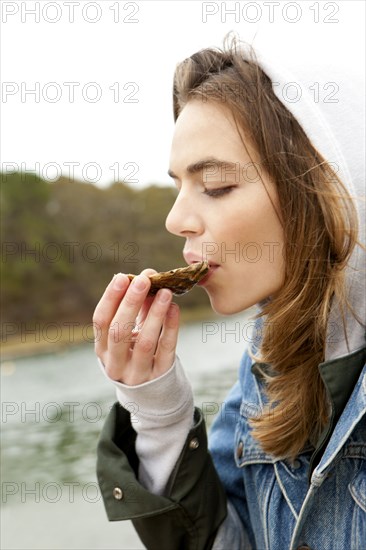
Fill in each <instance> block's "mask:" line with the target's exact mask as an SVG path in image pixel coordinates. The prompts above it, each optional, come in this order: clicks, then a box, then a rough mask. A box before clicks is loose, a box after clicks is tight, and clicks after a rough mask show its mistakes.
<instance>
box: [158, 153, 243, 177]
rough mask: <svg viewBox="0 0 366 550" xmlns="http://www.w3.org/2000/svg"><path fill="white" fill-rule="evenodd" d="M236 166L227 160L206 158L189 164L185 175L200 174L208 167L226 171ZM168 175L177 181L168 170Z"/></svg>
mask: <svg viewBox="0 0 366 550" xmlns="http://www.w3.org/2000/svg"><path fill="white" fill-rule="evenodd" d="M237 165H238V163H237V162H229V161H228V160H220V159H217V158H215V157H207V158H204V159H201V160H198V161H197V162H193V163H192V164H189V165H188V166H187V168H186V172H187V174H190V175H194V174H197V173H198V172H202V170H204V169H205V168H208V167H210V166H216V167H217V168H226V169H227V170H235V169H237V167H238V166H237ZM168 175H169V176H170V177H171V178H173V179H179V178H178V176H177V175H176V174H175V173H174V172H173V171H172V170H170V169H169V170H168Z"/></svg>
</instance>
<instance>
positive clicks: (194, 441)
mask: <svg viewBox="0 0 366 550" xmlns="http://www.w3.org/2000/svg"><path fill="white" fill-rule="evenodd" d="M199 445H200V442H199V441H198V439H197V437H194V438H193V439H191V441H190V442H189V448H190V449H191V451H194V450H195V449H198V447H199Z"/></svg>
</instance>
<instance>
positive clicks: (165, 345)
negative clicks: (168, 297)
mask: <svg viewBox="0 0 366 550" xmlns="http://www.w3.org/2000/svg"><path fill="white" fill-rule="evenodd" d="M179 318H180V311H179V306H178V304H175V303H172V304H170V307H169V309H168V312H167V314H166V317H165V319H164V324H163V329H162V331H161V335H160V338H159V342H158V347H157V350H156V353H155V359H154V374H156V376H161V375H162V374H164V373H165V372H167V371H168V370H169V369H170V367H171V366H172V364H173V363H174V360H175V353H176V347H177V341H178V331H179Z"/></svg>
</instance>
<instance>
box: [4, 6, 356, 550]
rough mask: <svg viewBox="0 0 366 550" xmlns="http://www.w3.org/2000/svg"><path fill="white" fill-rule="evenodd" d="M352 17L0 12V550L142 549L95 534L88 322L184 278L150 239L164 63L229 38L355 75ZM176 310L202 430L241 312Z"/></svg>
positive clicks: (198, 306) (174, 247) (335, 12)
mask: <svg viewBox="0 0 366 550" xmlns="http://www.w3.org/2000/svg"><path fill="white" fill-rule="evenodd" d="M364 11H365V4H364V2H360V1H342V0H341V1H337V2H327V1H318V2H316V1H315V2H313V1H304V0H302V1H298V2H286V1H277V2H272V1H270V2H265V1H255V2H199V1H185V2H180V1H172V2H166V1H155V0H149V1H134V2H122V1H118V0H117V1H113V2H112V1H111V2H109V1H104V0H102V1H98V2H88V1H85V0H79V1H78V2H73V1H72V2H63V1H55V2H44V1H39V2H33V1H9V2H7V1H3V2H2V3H1V102H0V108H1V121H2V124H1V132H2V135H1V138H2V139H1V151H0V152H1V165H0V184H1V246H2V260H1V265H0V269H1V299H2V305H1V344H2V352H1V399H2V436H1V438H2V441H1V443H2V461H1V489H2V497H1V498H2V529H1V548H4V549H18V550H20V549H24V550H25V549H27V550H28V549H43V548H45V549H46V548H47V549H51V548H52V549H63V550H66V549H70V550H71V549H86V548H88V549H97V548H98V549H109V548H120V549H123V550H127V549H132V548H135V549H140V548H143V547H142V545H141V543H140V542H139V540H138V538H137V536H136V535H135V533H134V530H133V528H132V527H131V525H130V523H129V522H123V523H120V522H116V523H109V522H108V521H107V518H106V515H105V512H104V509H103V504H102V500H101V495H100V492H99V490H98V487H97V483H96V476H95V449H96V444H97V438H98V434H99V432H100V430H101V427H102V425H103V421H104V419H105V417H106V415H107V414H108V411H109V408H110V407H111V405H112V404H113V401H114V390H113V388H112V387H111V386H110V384H109V383H108V381H107V380H106V379H105V378H104V377H103V375H102V374H101V373H100V371H99V367H98V365H97V362H96V359H95V356H94V352H93V329H92V324H91V319H92V314H93V310H94V308H95V306H96V304H97V302H98V300H99V298H100V296H101V295H102V293H103V291H104V289H105V287H106V285H107V284H108V283H109V281H110V279H111V278H112V276H113V274H114V273H117V272H119V271H122V272H127V273H138V272H140V271H141V270H142V269H144V268H146V267H153V268H154V269H157V270H165V269H171V268H173V267H178V266H180V265H184V263H185V262H184V260H183V258H182V248H183V244H184V243H183V241H182V240H181V239H179V238H176V237H173V236H172V235H170V234H169V233H167V231H166V230H165V226H164V222H165V218H166V215H167V213H168V212H169V210H170V208H171V206H172V204H173V202H174V200H175V196H176V192H175V188H174V186H173V184H172V182H171V181H170V178H169V177H168V176H167V170H168V167H169V149H170V141H171V136H172V132H173V128H174V126H173V116H172V100H171V89H172V77H173V72H174V68H175V65H176V63H178V62H179V61H181V60H183V59H184V58H186V57H187V56H189V55H191V54H192V53H194V52H195V51H197V50H198V49H200V48H204V47H208V46H221V45H222V41H223V38H224V36H225V35H226V34H227V33H228V32H229V31H231V30H234V31H236V32H237V33H238V35H239V36H240V38H241V39H242V40H245V41H247V42H249V43H252V44H253V45H254V46H255V47H258V48H259V49H261V50H263V51H269V52H270V53H271V56H273V57H274V58H276V59H278V61H279V62H281V63H282V64H286V63H287V62H291V63H292V64H296V63H307V64H310V65H311V63H318V62H321V61H322V60H324V59H325V60H329V63H333V64H336V65H342V66H344V67H345V68H346V69H345V70H346V73H347V74H349V75H352V74H353V73H354V72H355V71H356V72H358V73H359V72H364V66H365V59H364V51H365V47H364V46H365V44H364V32H363V27H364V15H365V13H364ZM350 77H351V76H350ZM314 84H315V83H314ZM321 97H322V96H320V100H321ZM176 301H177V302H178V303H179V304H180V306H181V311H182V329H181V331H180V336H179V343H178V354H179V355H180V357H181V359H182V362H183V365H184V367H185V368H186V371H187V373H188V375H189V378H190V380H191V382H192V385H193V389H194V393H195V401H196V404H197V405H198V406H200V407H202V408H203V411H204V413H205V415H206V419H207V423H208V425H210V423H211V421H212V418H213V416H214V414H216V413H220V407H221V403H222V401H223V399H224V397H225V394H226V393H227V391H228V389H229V388H230V387H231V386H232V384H233V383H234V382H235V380H236V376H237V369H238V366H239V360H240V357H241V355H242V353H243V350H244V347H245V345H246V344H247V341H248V330H247V329H248V327H250V324H251V322H250V317H251V315H253V311H247V312H244V313H243V314H242V315H238V316H234V317H230V318H220V317H218V316H215V315H213V313H212V311H211V310H210V307H209V301H208V299H207V296H206V294H205V292H204V291H202V289H199V288H195V289H194V290H193V291H192V292H190V293H189V294H187V295H186V296H182V297H180V298H177V300H176Z"/></svg>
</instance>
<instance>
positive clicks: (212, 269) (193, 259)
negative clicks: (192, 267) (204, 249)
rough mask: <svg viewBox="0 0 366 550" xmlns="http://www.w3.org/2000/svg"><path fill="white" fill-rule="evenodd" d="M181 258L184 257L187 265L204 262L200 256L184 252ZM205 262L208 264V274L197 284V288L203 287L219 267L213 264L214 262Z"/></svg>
mask: <svg viewBox="0 0 366 550" xmlns="http://www.w3.org/2000/svg"><path fill="white" fill-rule="evenodd" d="M183 256H184V259H185V261H186V262H187V264H194V263H197V262H202V261H204V259H203V258H202V256H199V255H198V254H194V253H193V252H184V251H183ZM206 261H207V262H208V265H209V267H210V269H209V272H208V273H207V275H205V276H204V277H203V278H202V279H201V280H200V281H199V282H198V283H197V286H204V285H205V284H206V282H207V281H208V280H209V279H210V278H211V277H212V275H213V274H214V272H215V271H216V270H217V269H218V268H219V267H220V265H219V264H217V263H215V262H211V261H210V260H208V259H207V258H206Z"/></svg>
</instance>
